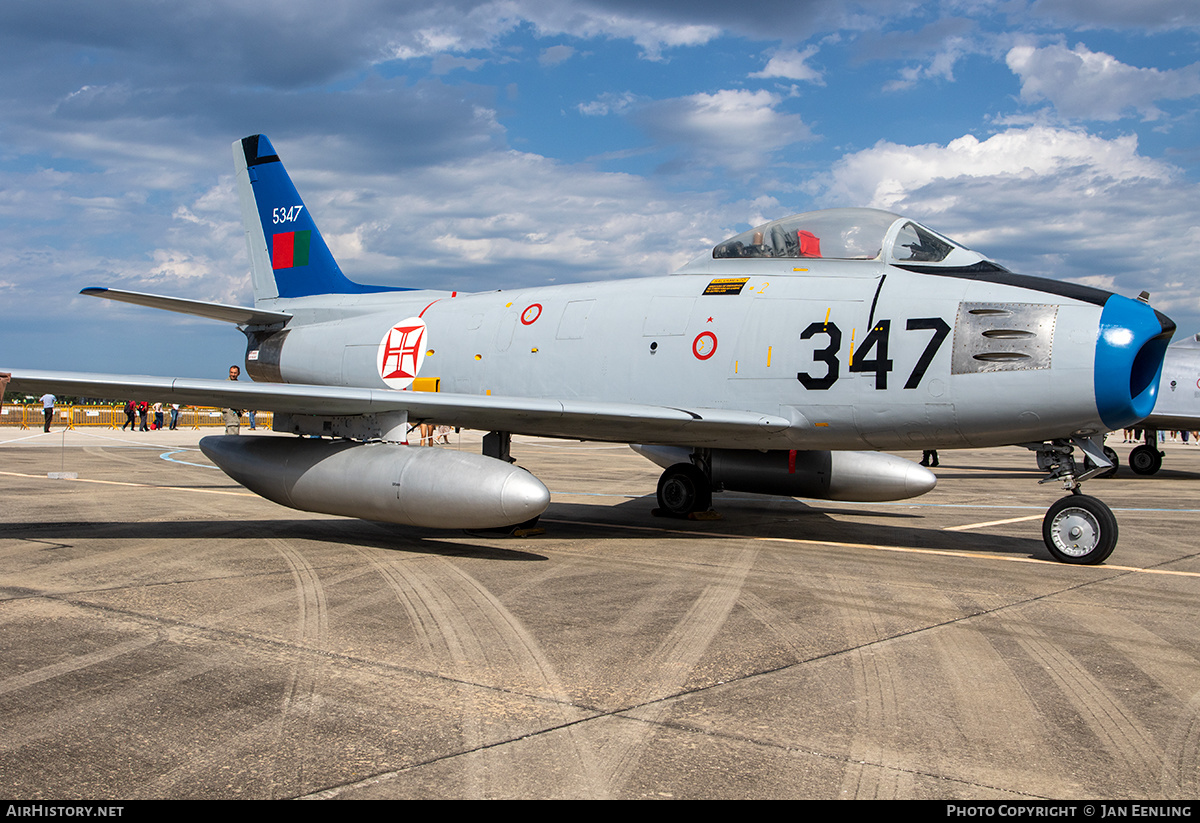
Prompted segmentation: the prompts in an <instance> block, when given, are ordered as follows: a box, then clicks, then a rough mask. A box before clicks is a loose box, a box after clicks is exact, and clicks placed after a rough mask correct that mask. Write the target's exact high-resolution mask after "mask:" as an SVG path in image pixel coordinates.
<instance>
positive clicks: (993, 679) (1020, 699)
mask: <svg viewBox="0 0 1200 823" xmlns="http://www.w3.org/2000/svg"><path fill="white" fill-rule="evenodd" d="M930 643H931V645H932V650H933V651H934V653H935V656H934V660H935V661H936V667H937V669H936V677H937V679H938V681H939V682H940V683H941V684H943V686H942V687H941V688H944V691H945V694H946V698H947V699H948V700H950V701H952V710H953V713H952V714H951V713H950V710H947V712H946V718H947V720H948V721H952V723H953V728H954V730H955V732H956V733H957V744H956V745H957V746H959V747H961V748H963V749H965V750H967V751H971V752H972V753H971V755H969V756H968V757H965V758H961V759H960V760H959V762H958V764H957V765H955V764H953V763H947V764H939V765H938V767H937V768H936V769H935V770H936V771H938V772H939V773H943V774H946V773H955V772H959V773H964V774H965V776H966V777H967V778H968V779H970V780H971V781H973V782H974V783H975V784H976V785H980V786H985V785H988V786H996V787H1009V788H1010V789H1011V790H1014V791H1016V790H1022V789H1023V790H1026V791H1031V792H1035V793H1038V794H1042V795H1044V796H1051V795H1052V794H1053V788H1052V787H1045V786H1043V787H1040V788H1039V787H1038V786H1037V781H1038V780H1039V779H1040V778H1039V777H1038V775H1039V774H1040V772H1034V771H1031V770H1029V769H1028V768H1027V766H1026V764H1027V763H1029V762H1030V758H1031V757H1035V756H1036V754H1037V747H1038V745H1039V744H1040V741H1042V740H1044V738H1045V736H1046V723H1045V719H1044V718H1043V716H1042V714H1041V712H1040V711H1039V709H1038V707H1037V705H1036V704H1035V703H1034V702H1033V701H1032V700H1031V699H1030V698H1029V695H1028V694H1027V693H1026V691H1025V686H1024V684H1023V683H1022V682H1021V680H1020V679H1019V677H1018V676H1017V674H1016V673H1015V672H1014V671H1013V669H1012V668H1011V667H1010V666H1009V663H1008V661H1007V660H1005V658H1004V655H1003V654H1002V653H1001V652H1000V651H999V650H998V649H997V648H996V647H995V645H994V644H993V643H992V642H991V640H990V638H989V637H988V627H987V626H985V625H981V624H979V623H977V622H975V621H964V622H960V623H957V624H955V625H954V626H949V627H946V629H945V630H944V631H940V632H933V633H932V634H931V635H930ZM942 693H943V692H942V691H939V692H937V694H939V695H940V694H942ZM939 702H941V701H940V700H939ZM933 733H937V730H933ZM978 741H984V742H986V744H987V746H988V748H989V749H992V748H996V749H1000V751H999V752H997V753H993V754H990V755H985V756H984V757H982V758H979V759H977V758H976V757H975V755H974V751H973V750H974V748H975V747H976V745H977V742H978ZM952 756H953V755H952Z"/></svg>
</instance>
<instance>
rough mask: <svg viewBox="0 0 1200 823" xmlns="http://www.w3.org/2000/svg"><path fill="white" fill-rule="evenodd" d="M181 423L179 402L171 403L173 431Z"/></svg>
mask: <svg viewBox="0 0 1200 823" xmlns="http://www.w3.org/2000/svg"><path fill="white" fill-rule="evenodd" d="M178 425H179V404H178V403H172V404H171V431H175V427H176V426H178Z"/></svg>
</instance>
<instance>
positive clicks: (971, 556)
mask: <svg viewBox="0 0 1200 823" xmlns="http://www.w3.org/2000/svg"><path fill="white" fill-rule="evenodd" d="M1039 517H1040V515H1039ZM540 522H543V523H563V524H567V525H571V526H593V527H600V528H605V529H627V530H637V531H648V532H662V533H663V534H683V535H688V536H690V537H720V538H725V539H729V540H763V541H766V542H769V543H798V544H800V545H802V546H836V547H838V548H844V549H868V550H871V551H880V552H896V553H898V554H931V555H936V556H939V557H961V558H964V559H967V560H1001V561H1004V562H1005V563H1041V564H1046V565H1049V566H1055V567H1058V566H1061V565H1062V564H1061V563H1058V562H1057V561H1055V560H1041V559H1038V558H1036V557H1008V556H1005V555H1000V554H978V553H972V552H954V551H949V550H947V549H918V548H915V547H908V546H881V545H878V544H875V543H837V542H834V541H833V540H805V539H804V538H800V537H753V536H748V535H744V534H724V533H723V532H699V531H687V530H686V529H663V528H659V527H656V526H623V525H619V524H614V523H593V522H589V521H586V520H558V519H555V518H549V517H543V518H541V521H540ZM1071 568H1073V569H1098V570H1101V571H1103V570H1108V571H1122V572H1140V573H1142V574H1168V575H1175V576H1178V577H1200V572H1184V571H1174V570H1171V569H1143V568H1139V567H1137V566H1110V565H1108V564H1099V565H1095V566H1084V565H1079V566H1071Z"/></svg>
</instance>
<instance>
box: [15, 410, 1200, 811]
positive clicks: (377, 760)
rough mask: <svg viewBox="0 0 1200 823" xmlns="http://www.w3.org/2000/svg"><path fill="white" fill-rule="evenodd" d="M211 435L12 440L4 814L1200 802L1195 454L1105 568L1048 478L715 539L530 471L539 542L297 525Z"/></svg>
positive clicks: (570, 475)
mask: <svg viewBox="0 0 1200 823" xmlns="http://www.w3.org/2000/svg"><path fill="white" fill-rule="evenodd" d="M213 433H218V432H217V431H215V430H214V432H213ZM243 434H247V435H248V434H249V433H248V432H246V431H245V430H243ZM198 436H199V435H198V433H196V432H191V431H187V432H150V433H141V434H128V433H122V432H115V431H111V430H99V431H94V432H93V431H75V432H70V433H67V434H65V435H64V434H62V433H61V432H59V431H54V432H52V433H51V434H49V435H45V434H42V433H41V432H40V431H34V432H30V431H18V430H15V429H3V430H0V507H2V510H3V517H0V659H2V660H3V661H4V666H3V669H2V670H0V794H3V795H4V796H6V797H10V798H16V799H23V800H33V799H69V798H79V799H96V800H100V799H107V798H113V799H133V798H298V797H307V798H577V797H589V798H926V799H928V798H940V799H958V798H962V799H989V798H991V799H1006V800H1013V801H1021V800H1030V799H1037V798H1059V799H1071V798H1075V799H1084V798H1088V799H1091V798H1104V799H1114V800H1116V799H1140V798H1165V799H1187V798H1195V797H1197V796H1198V795H1200V631H1197V624H1198V621H1197V616H1198V613H1200V447H1197V446H1195V445H1188V446H1183V445H1181V444H1168V445H1167V446H1166V452H1167V457H1166V461H1165V465H1164V468H1163V470H1162V472H1161V473H1160V474H1159V475H1157V476H1155V477H1138V476H1135V475H1133V474H1132V473H1131V472H1130V471H1129V469H1128V468H1127V467H1125V466H1123V467H1122V470H1121V472H1120V473H1119V475H1118V476H1117V477H1116V478H1113V479H1109V480H1093V481H1090V482H1089V483H1088V484H1087V486H1086V490H1087V492H1088V493H1089V494H1093V495H1095V496H1098V497H1100V498H1102V499H1104V500H1105V501H1106V502H1108V503H1109V505H1111V506H1112V507H1113V508H1114V510H1115V511H1116V514H1117V518H1118V520H1119V522H1120V529H1121V539H1120V543H1119V545H1118V547H1117V550H1116V551H1115V552H1114V554H1113V555H1112V557H1111V558H1110V559H1109V561H1108V562H1107V563H1106V564H1104V565H1101V566H1098V567H1087V566H1084V567H1080V566H1068V565H1063V564H1060V563H1056V562H1053V561H1052V560H1051V559H1050V556H1049V554H1048V552H1047V551H1046V549H1045V548H1044V547H1043V545H1042V540H1041V518H1042V515H1043V513H1044V512H1045V510H1046V508H1047V507H1048V506H1049V505H1050V503H1052V502H1053V501H1054V500H1055V499H1056V498H1057V497H1058V496H1059V494H1060V492H1059V491H1058V490H1056V489H1054V488H1052V487H1051V486H1050V485H1049V484H1047V485H1043V486H1039V485H1038V484H1037V480H1038V479H1039V477H1040V475H1039V474H1038V472H1037V471H1036V464H1035V460H1034V456H1033V454H1032V453H1030V452H1027V451H1025V450H1023V449H1018V448H1009V449H992V450H967V451H955V452H950V451H943V452H942V454H941V460H942V465H941V467H940V468H939V469H938V470H937V471H938V473H939V475H940V478H941V481H940V483H939V486H938V488H937V489H936V490H934V491H933V492H931V493H930V494H928V495H926V496H924V497H921V498H917V499H915V500H912V501H902V502H898V503H890V504H880V503H871V504H853V503H828V502H821V501H799V500H792V499H778V498H769V497H758V496H754V495H745V494H728V493H726V494H719V495H716V496H715V500H714V503H715V506H716V508H717V509H718V510H719V512H720V513H721V515H722V516H723V519H721V520H718V521H705V522H693V521H686V520H666V519H660V518H655V517H653V516H652V515H651V510H652V509H653V508H654V507H655V501H654V489H655V483H656V481H657V477H658V469H657V467H655V466H654V465H652V464H651V463H649V462H647V461H646V460H644V459H642V458H640V457H638V456H637V455H636V454H634V453H633V452H631V451H630V450H629V449H628V448H626V447H622V446H611V445H605V444H594V443H572V442H566V441H552V440H543V439H534V438H515V440H514V444H513V454H514V456H515V457H517V459H518V462H519V463H521V464H522V465H524V466H526V467H528V468H529V469H530V470H532V471H533V472H534V473H535V474H536V475H537V476H539V477H540V478H541V479H542V480H543V481H544V482H545V483H546V485H547V486H548V487H549V488H550V490H551V491H552V493H553V502H552V503H551V505H550V509H549V510H548V511H547V513H546V514H545V515H544V516H543V518H542V523H541V524H542V525H543V526H544V527H545V533H544V534H542V535H540V536H529V537H523V538H513V537H496V536H491V535H479V534H464V533H462V532H438V531H432V530H421V529H413V528H402V527H397V526H390V525H385V524H377V523H368V522H363V521H357V520H350V519H345V518H337V517H329V516H325V515H313V514H306V513H303V512H295V511H292V510H289V509H285V508H282V507H280V506H277V505H275V504H274V503H270V502H268V501H266V500H262V499H260V498H258V497H256V496H254V495H252V494H250V493H248V492H247V491H246V490H245V489H243V488H241V487H240V486H238V485H236V484H235V483H233V482H232V481H231V480H229V479H228V478H227V477H225V475H224V474H222V473H221V472H220V471H217V470H216V469H214V468H213V467H212V466H211V465H210V464H209V463H208V461H207V460H206V459H205V458H204V457H203V456H202V455H201V454H200V452H199V451H197V450H196V442H197V440H198ZM452 439H453V440H454V441H455V447H461V448H469V449H471V450H476V449H478V446H479V436H478V435H477V434H474V435H471V434H466V433H464V434H463V435H462V436H461V437H460V436H455V435H452ZM1116 441H1119V435H1118V436H1117V437H1115V438H1110V444H1111V445H1114V447H1115V448H1116V449H1117V451H1118V452H1119V453H1120V454H1121V456H1122V458H1123V459H1124V457H1125V456H1126V455H1127V454H1128V450H1129V448H1130V447H1129V446H1126V445H1122V444H1120V443H1119V442H1116ZM906 456H909V457H914V458H917V459H919V454H909V455H906ZM64 473H65V474H67V475H69V474H70V473H75V474H76V475H77V477H76V478H74V479H52V478H51V476H50V475H55V476H62V475H63V474H64Z"/></svg>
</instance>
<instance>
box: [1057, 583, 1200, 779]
mask: <svg viewBox="0 0 1200 823" xmlns="http://www.w3.org/2000/svg"><path fill="white" fill-rule="evenodd" d="M1062 608H1063V609H1064V610H1065V611H1066V612H1067V613H1068V614H1070V615H1071V616H1072V617H1073V618H1074V619H1075V620H1077V621H1079V624H1080V625H1086V624H1087V623H1086V621H1089V620H1094V619H1095V615H1094V614H1091V613H1088V612H1086V611H1085V610H1083V609H1078V608H1075V607H1073V606H1071V605H1066V606H1063V607H1062ZM1105 627H1106V629H1107V636H1106V638H1105V643H1106V644H1107V645H1108V646H1111V647H1112V648H1113V649H1114V650H1115V651H1116V652H1118V653H1120V654H1122V655H1123V656H1124V658H1125V659H1126V660H1128V661H1129V663H1130V664H1131V665H1133V666H1136V667H1137V668H1138V669H1140V670H1141V671H1142V672H1143V673H1144V674H1145V675H1146V677H1148V678H1149V679H1150V680H1153V681H1154V682H1155V683H1157V684H1158V685H1159V686H1160V687H1161V688H1163V689H1164V690H1165V691H1167V692H1169V693H1170V694H1172V695H1174V696H1175V697H1176V698H1177V699H1178V700H1179V702H1180V703H1181V704H1182V706H1183V708H1182V710H1181V711H1180V712H1179V719H1178V720H1177V721H1176V723H1175V726H1174V728H1173V730H1172V732H1171V734H1170V736H1169V738H1168V740H1167V745H1166V751H1165V753H1164V754H1163V770H1162V775H1161V777H1160V779H1159V788H1160V790H1161V791H1162V793H1163V796H1164V797H1170V798H1179V799H1187V798H1192V797H1195V796H1196V793H1197V788H1198V783H1200V781H1198V780H1197V776H1198V775H1200V752H1198V751H1197V749H1198V747H1200V714H1198V713H1200V691H1197V683H1198V682H1200V677H1197V672H1198V671H1200V661H1198V660H1197V659H1196V658H1195V657H1193V656H1192V655H1190V654H1188V653H1186V652H1185V651H1183V650H1182V649H1180V648H1179V646H1178V645H1177V644H1172V643H1170V642H1169V641H1167V640H1166V639H1164V638H1163V637H1161V636H1159V635H1158V634H1155V633H1154V632H1153V631H1150V630H1149V629H1147V628H1146V627H1144V626H1142V625H1141V624H1140V623H1138V622H1136V621H1134V620H1133V619H1131V618H1129V617H1127V616H1125V615H1123V614H1120V613H1117V612H1110V613H1109V614H1107V615H1106V616H1105ZM1114 637H1119V638H1120V639H1119V640H1115V639H1113V638H1114ZM1147 649H1155V650H1157V653H1156V654H1146V650H1147Z"/></svg>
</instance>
